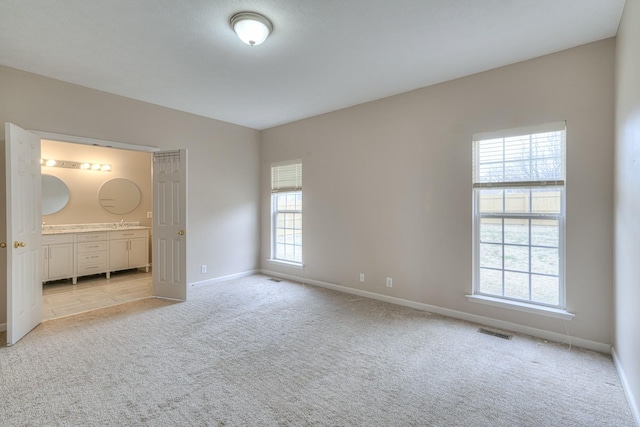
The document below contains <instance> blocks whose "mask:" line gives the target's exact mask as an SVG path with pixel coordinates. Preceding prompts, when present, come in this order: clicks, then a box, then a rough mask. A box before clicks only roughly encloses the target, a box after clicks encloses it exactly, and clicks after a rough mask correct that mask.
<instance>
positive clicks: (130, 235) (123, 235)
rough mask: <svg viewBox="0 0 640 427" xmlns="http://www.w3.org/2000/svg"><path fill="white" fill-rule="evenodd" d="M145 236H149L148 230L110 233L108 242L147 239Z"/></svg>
mask: <svg viewBox="0 0 640 427" xmlns="http://www.w3.org/2000/svg"><path fill="white" fill-rule="evenodd" d="M147 236H149V230H122V231H111V232H110V233H109V239H110V240H119V239H135V238H136V237H147Z"/></svg>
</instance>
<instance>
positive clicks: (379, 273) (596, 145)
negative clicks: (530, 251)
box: [260, 39, 615, 343]
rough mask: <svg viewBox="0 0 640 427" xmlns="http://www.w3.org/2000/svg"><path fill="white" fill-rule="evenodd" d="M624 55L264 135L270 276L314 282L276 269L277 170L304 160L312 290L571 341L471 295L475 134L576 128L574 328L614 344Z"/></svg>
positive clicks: (573, 55)
mask: <svg viewBox="0 0 640 427" xmlns="http://www.w3.org/2000/svg"><path fill="white" fill-rule="evenodd" d="M614 52H615V42H614V40H613V39H609V40H604V41H601V42H597V43H592V44H588V45H584V46H581V47H577V48H574V49H570V50H567V51H563V52H560V53H557V54H553V55H549V56H544V57H541V58H537V59H533V60H530V61H526V62H522V63H518V64H514V65H510V66H507V67H503V68H499V69H496V70H492V71H488V72H484V73H481V74H477V75H473V76H470V77H466V78H462V79H459V80H455V81H451V82H447V83H443V84H439V85H436V86H431V87H427V88H423V89H419V90H415V91H412V92H408V93H405V94H401V95H398V96H394V97H390V98H386V99H382V100H379V101H374V102H370V103H367V104H362V105H358V106H355V107H352V108H348V109H345V110H341V111H336V112H332V113H328V114H324V115H322V116H317V117H313V118H310V119H306V120H302V121H298V122H295V123H291V124H288V125H284V126H280V127H276V128H272V129H268V130H266V131H263V144H262V155H261V160H262V162H261V163H262V171H261V174H262V181H261V182H262V188H261V193H262V212H263V215H262V233H261V236H262V239H261V245H262V246H261V248H262V250H261V258H260V261H261V265H262V268H264V269H267V270H272V271H276V272H279V273H284V274H291V275H297V276H301V275H302V272H301V271H300V270H295V269H290V268H287V267H281V266H279V265H277V264H273V263H269V262H267V261H266V260H267V258H269V256H270V248H269V241H270V239H269V230H270V223H269V215H268V212H269V206H270V197H269V196H270V195H269V191H270V190H269V170H270V164H271V163H272V162H277V161H282V160H289V159H302V162H303V188H304V190H303V191H304V196H303V198H304V215H305V217H304V235H303V236H304V237H303V239H304V240H303V246H304V249H303V251H304V252H303V254H304V263H305V268H304V271H303V273H304V276H305V277H306V278H310V279H314V280H318V281H324V282H328V283H332V284H338V285H342V286H346V287H351V288H355V289H360V290H364V291H370V292H375V293H378V294H383V295H389V296H393V297H399V298H403V299H406V300H410V301H415V302H419V303H425V304H430V305H434V306H438V307H442V308H446V309H451V310H457V311H460V312H465V313H471V314H474V315H479V316H486V317H490V318H493V319H498V320H502V321H506V322H513V323H516V324H520V325H524V326H528V327H533V328H539V329H543V330H546V331H551V332H555V333H560V334H564V333H565V324H564V323H563V321H562V320H558V319H552V318H548V317H541V316H538V315H534V314H527V313H522V312H516V311H511V310H507V309H502V308H495V307H489V306H485V305H480V304H473V303H469V302H468V301H467V299H466V298H465V295H467V294H469V293H471V275H472V228H471V227H472V221H471V219H472V197H471V160H472V158H471V154H472V151H471V141H472V135H473V134H474V133H479V132H486V131H494V130H500V129H506V128H512V127H517V126H524V125H535V124H541V123H546V122H553V121H558V120H566V121H567V123H568V132H567V135H568V136H567V139H568V142H567V145H568V147H567V159H568V160H567V227H566V233H567V246H566V254H567V257H566V267H567V273H566V280H567V309H568V310H569V311H571V312H573V313H575V315H576V316H575V318H574V319H573V320H572V321H570V322H567V324H566V326H567V328H568V330H569V333H570V334H572V335H573V336H578V337H581V338H583V339H586V340H591V341H595V342H598V343H611V342H612V333H611V330H612V329H611V325H612V257H611V252H612V205H613V196H612V189H613V102H614V98H613V93H614V88H613V85H614V67H613V66H614ZM361 272H362V273H365V277H366V282H365V283H364V284H361V283H359V281H358V277H359V273H361ZM387 276H389V277H393V288H387V287H386V286H385V277H387Z"/></svg>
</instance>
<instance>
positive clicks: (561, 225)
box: [472, 122, 567, 310]
mask: <svg viewBox="0 0 640 427" xmlns="http://www.w3.org/2000/svg"><path fill="white" fill-rule="evenodd" d="M560 124H562V129H557V128H558V126H559V125H560ZM559 130H561V131H563V135H562V136H563V140H562V143H563V146H562V150H563V151H562V153H561V159H562V162H563V164H562V165H561V167H562V168H563V175H565V176H563V180H562V181H561V183H560V182H546V181H527V182H509V181H504V182H497V183H490V184H488V185H485V184H482V183H477V182H475V181H476V171H475V168H476V167H479V163H476V162H479V159H478V158H477V157H476V156H479V153H478V152H476V150H479V148H477V146H476V142H478V143H479V142H480V141H483V140H488V139H493V138H508V137H512V136H525V135H535V134H537V133H546V132H553V131H559ZM485 135H486V136H485ZM566 135H567V132H566V123H564V122H559V123H551V124H547V125H541V126H535V127H526V128H517V129H508V130H504V131H499V132H495V133H491V134H478V135H474V137H473V149H474V156H473V157H474V158H473V168H474V174H473V175H474V176H473V180H472V181H473V186H472V191H473V227H472V229H473V250H472V253H473V262H472V264H473V267H472V268H473V272H472V297H480V298H487V299H489V300H497V301H502V302H503V303H504V304H514V305H520V306H522V305H531V306H533V307H539V308H540V309H543V310H544V309H550V310H565V309H566V280H565V265H566V253H565V247H566V172H564V171H565V170H566V154H565V153H566V146H567V137H566ZM529 160H530V159H529ZM545 188H553V189H556V190H558V191H559V192H560V212H559V213H536V212H532V211H533V197H532V194H533V191H532V190H536V189H545ZM486 189H494V190H501V191H507V190H510V189H528V190H529V197H528V203H529V206H528V210H529V212H527V213H516V212H507V211H506V207H505V206H504V202H505V200H506V195H505V194H503V196H502V197H503V209H502V210H503V211H502V212H485V213H482V212H480V194H481V192H482V190H486ZM485 218H490V219H499V220H501V223H502V237H501V243H495V244H499V245H500V246H501V248H502V254H501V257H500V259H501V268H499V269H498V268H495V270H496V271H500V272H501V274H502V292H501V293H502V295H499V294H495V293H488V292H482V291H481V289H480V271H481V266H480V252H481V251H480V245H481V243H482V242H481V235H480V233H481V221H482V220H483V219H485ZM508 219H521V220H526V221H528V240H527V241H528V243H527V244H526V245H525V244H509V243H506V242H505V238H504V231H505V230H504V220H508ZM535 220H553V221H558V247H557V250H558V276H557V277H558V304H557V305H556V304H550V303H546V302H543V301H536V300H532V299H531V298H532V275H535V274H537V272H532V271H531V270H532V265H531V264H532V263H531V252H532V248H535V247H538V246H540V245H534V244H532V239H531V237H532V228H531V227H532V221H535ZM485 243H486V242H485ZM505 246H524V247H527V248H528V257H529V261H528V272H524V271H514V272H517V273H526V274H527V275H528V294H529V298H528V299H523V298H517V297H512V296H506V295H504V293H505V278H504V274H505V272H509V271H513V270H510V269H505V253H504V248H505ZM484 268H488V267H486V266H485V267H484ZM542 275H544V274H542ZM550 276H553V277H555V275H550Z"/></svg>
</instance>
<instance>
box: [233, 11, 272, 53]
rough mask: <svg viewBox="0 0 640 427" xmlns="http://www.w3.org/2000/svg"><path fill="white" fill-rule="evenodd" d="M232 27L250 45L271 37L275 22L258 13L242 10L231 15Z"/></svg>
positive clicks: (255, 44)
mask: <svg viewBox="0 0 640 427" xmlns="http://www.w3.org/2000/svg"><path fill="white" fill-rule="evenodd" d="M231 28H233V31H235V32H236V34H237V35H238V37H240V40H242V41H243V42H245V43H246V44H248V45H249V46H257V45H259V44H261V43H262V42H264V41H265V40H266V39H267V37H269V34H271V31H273V24H272V23H271V21H269V20H268V19H267V18H266V17H264V16H262V15H260V14H258V13H254V12H240V13H236V14H235V15H233V16H232V17H231Z"/></svg>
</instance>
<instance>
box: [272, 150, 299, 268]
mask: <svg viewBox="0 0 640 427" xmlns="http://www.w3.org/2000/svg"><path fill="white" fill-rule="evenodd" d="M271 210H272V213H273V218H272V221H273V223H272V226H271V230H272V234H271V258H272V259H274V260H277V261H284V262H291V263H295V264H302V163H301V162H300V161H299V160H296V161H293V162H283V163H277V164H274V165H272V166H271Z"/></svg>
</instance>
